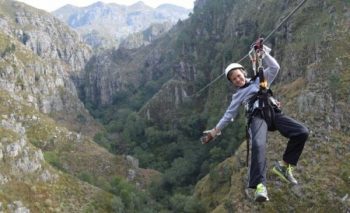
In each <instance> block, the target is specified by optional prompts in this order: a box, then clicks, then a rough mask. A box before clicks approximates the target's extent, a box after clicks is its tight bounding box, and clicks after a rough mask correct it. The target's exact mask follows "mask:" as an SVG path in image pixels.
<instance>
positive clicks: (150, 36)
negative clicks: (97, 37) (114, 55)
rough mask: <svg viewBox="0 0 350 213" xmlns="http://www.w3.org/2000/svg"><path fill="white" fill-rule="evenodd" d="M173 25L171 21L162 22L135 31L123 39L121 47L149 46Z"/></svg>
mask: <svg viewBox="0 0 350 213" xmlns="http://www.w3.org/2000/svg"><path fill="white" fill-rule="evenodd" d="M172 26H173V24H172V23H170V22H165V23H161V24H152V25H151V26H150V27H149V28H147V29H146V30H144V31H142V32H138V33H133V34H131V35H129V36H128V37H126V38H125V39H123V41H122V42H121V44H120V45H119V48H124V49H135V48H139V47H141V46H147V45H149V44H150V43H151V42H153V41H154V40H156V39H157V38H159V37H160V36H162V35H164V34H165V33H166V32H168V31H169V30H170V28H171V27H172Z"/></svg>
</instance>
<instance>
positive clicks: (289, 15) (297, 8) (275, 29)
mask: <svg viewBox="0 0 350 213" xmlns="http://www.w3.org/2000/svg"><path fill="white" fill-rule="evenodd" d="M306 1H307V0H303V1H302V2H300V3H299V4H298V5H297V6H296V7H295V8H294V9H293V10H292V11H291V12H290V13H289V14H288V16H286V17H285V18H284V19H283V20H282V21H281V22H280V23H279V24H278V25H277V27H275V28H274V29H273V30H272V31H271V32H270V33H269V34H268V35H267V36H266V38H264V41H267V40H268V39H269V38H270V37H271V36H272V35H273V34H274V33H275V32H276V31H277V30H278V28H280V27H281V26H282V25H283V24H284V23H285V22H286V21H287V20H288V19H289V18H290V17H291V16H292V15H294V13H295V12H296V11H298V10H299V8H301V6H303V4H304V3H305V2H306ZM248 56H249V53H248V54H246V55H245V56H244V57H242V58H241V59H240V60H238V61H237V63H240V62H241V61H243V60H244V59H245V58H247V57H248ZM223 75H224V73H221V74H220V75H219V76H218V77H216V78H215V79H214V80H212V81H211V82H209V83H208V84H207V85H206V86H204V87H203V88H202V89H201V90H199V91H198V92H196V93H195V94H194V95H193V96H198V95H199V94H200V93H201V92H203V91H204V90H205V89H207V88H208V87H210V86H211V85H212V84H213V83H215V82H216V81H217V80H219V79H220V78H221V76H223Z"/></svg>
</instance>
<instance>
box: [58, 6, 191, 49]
mask: <svg viewBox="0 0 350 213" xmlns="http://www.w3.org/2000/svg"><path fill="white" fill-rule="evenodd" d="M189 12H190V10H187V9H185V8H181V7H178V6H175V5H169V4H167V5H160V6H159V7H157V8H155V9H154V8H151V7H149V6H147V5H145V4H144V3H143V2H141V1H139V2H137V3H135V4H133V5H130V6H124V5H118V4H114V3H110V4H105V3H102V2H96V3H94V4H92V5H90V6H87V7H81V8H79V7H74V6H71V5H66V6H64V7H62V8H60V9H58V10H56V11H54V12H53V13H52V14H53V15H55V16H56V17H58V18H59V19H60V20H62V21H64V22H65V23H67V24H68V25H69V26H71V27H72V28H74V29H76V30H77V32H79V34H80V35H81V36H82V37H83V39H84V41H85V42H86V43H88V44H90V45H91V46H92V47H118V45H119V44H120V42H121V41H122V40H123V39H124V38H126V37H127V36H128V35H130V34H132V33H137V32H141V31H143V30H145V29H146V28H148V27H150V26H151V25H152V24H157V23H158V24H160V23H165V22H167V23H172V24H174V23H176V22H177V21H178V20H179V19H185V18H187V17H188V14H189Z"/></svg>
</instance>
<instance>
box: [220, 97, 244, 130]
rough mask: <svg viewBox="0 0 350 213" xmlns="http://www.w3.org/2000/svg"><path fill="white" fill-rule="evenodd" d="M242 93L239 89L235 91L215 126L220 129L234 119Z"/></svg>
mask: <svg viewBox="0 0 350 213" xmlns="http://www.w3.org/2000/svg"><path fill="white" fill-rule="evenodd" d="M242 98H243V94H242V92H241V91H238V92H236V93H235V94H233V95H232V101H231V103H230V105H229V106H228V108H227V110H226V112H225V114H224V116H223V117H222V118H221V119H220V121H219V123H218V124H217V125H216V128H218V129H220V130H222V129H223V128H225V127H226V126H227V125H228V124H229V122H230V121H231V120H232V119H234V118H235V117H236V115H237V113H238V108H239V106H240V105H241V103H242Z"/></svg>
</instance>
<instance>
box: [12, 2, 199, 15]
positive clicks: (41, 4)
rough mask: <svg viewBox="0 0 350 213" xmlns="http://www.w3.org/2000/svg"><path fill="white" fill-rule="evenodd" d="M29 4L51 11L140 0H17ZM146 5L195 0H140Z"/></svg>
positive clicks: (190, 7)
mask: <svg viewBox="0 0 350 213" xmlns="http://www.w3.org/2000/svg"><path fill="white" fill-rule="evenodd" d="M18 1H21V2H24V3H26V4H29V5H30V6H32V7H36V8H39V9H42V10H46V11H47V12H52V11H54V10H56V9H58V8H60V7H62V6H64V5H66V4H71V5H74V6H78V7H84V6H88V5H90V4H93V3H95V2H97V1H102V2H105V3H116V4H120V5H131V4H134V3H136V2H138V1H140V0H18ZM142 1H143V2H144V3H145V4H146V5H148V6H151V7H153V8H156V7H157V6H159V5H161V4H165V3H169V4H174V5H178V6H181V7H184V8H187V9H192V8H193V3H194V1H195V0H142Z"/></svg>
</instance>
